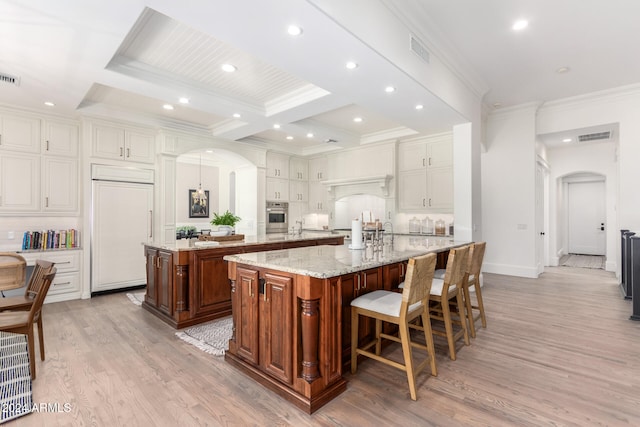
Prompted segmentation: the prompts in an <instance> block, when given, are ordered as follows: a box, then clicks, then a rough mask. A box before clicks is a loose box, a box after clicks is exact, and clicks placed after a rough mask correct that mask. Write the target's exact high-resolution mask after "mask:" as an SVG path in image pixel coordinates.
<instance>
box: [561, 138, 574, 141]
mask: <svg viewBox="0 0 640 427" xmlns="http://www.w3.org/2000/svg"><path fill="white" fill-rule="evenodd" d="M571 141H572V139H571V138H565V139H563V140H562V142H571Z"/></svg>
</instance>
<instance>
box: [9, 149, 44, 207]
mask: <svg viewBox="0 0 640 427" xmlns="http://www.w3.org/2000/svg"><path fill="white" fill-rule="evenodd" d="M39 209H40V155H28V154H19V153H15V154H14V153H7V152H4V153H1V154H0V212H35V211H38V210H39Z"/></svg>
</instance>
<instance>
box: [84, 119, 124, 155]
mask: <svg viewBox="0 0 640 427" xmlns="http://www.w3.org/2000/svg"><path fill="white" fill-rule="evenodd" d="M91 154H92V155H93V156H95V157H103V158H106V159H120V160H124V129H120V128H116V127H113V126H106V125H96V124H94V125H93V132H92V135H91Z"/></svg>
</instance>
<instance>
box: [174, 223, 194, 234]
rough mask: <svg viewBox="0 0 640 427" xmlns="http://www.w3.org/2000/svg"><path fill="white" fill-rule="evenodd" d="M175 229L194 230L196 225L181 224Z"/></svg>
mask: <svg viewBox="0 0 640 427" xmlns="http://www.w3.org/2000/svg"><path fill="white" fill-rule="evenodd" d="M176 231H184V232H185V233H186V232H188V231H196V227H195V226H194V225H181V226H180V227H176Z"/></svg>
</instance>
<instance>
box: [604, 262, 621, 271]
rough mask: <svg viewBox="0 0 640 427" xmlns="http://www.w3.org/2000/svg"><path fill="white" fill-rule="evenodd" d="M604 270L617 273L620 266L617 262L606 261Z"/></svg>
mask: <svg viewBox="0 0 640 427" xmlns="http://www.w3.org/2000/svg"><path fill="white" fill-rule="evenodd" d="M604 269H605V270H606V271H613V272H614V273H615V272H617V271H618V264H617V263H616V262H615V261H606V262H605V263H604Z"/></svg>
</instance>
